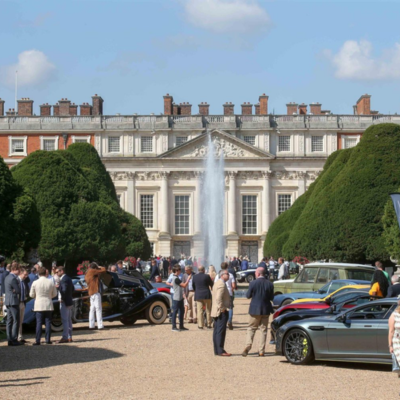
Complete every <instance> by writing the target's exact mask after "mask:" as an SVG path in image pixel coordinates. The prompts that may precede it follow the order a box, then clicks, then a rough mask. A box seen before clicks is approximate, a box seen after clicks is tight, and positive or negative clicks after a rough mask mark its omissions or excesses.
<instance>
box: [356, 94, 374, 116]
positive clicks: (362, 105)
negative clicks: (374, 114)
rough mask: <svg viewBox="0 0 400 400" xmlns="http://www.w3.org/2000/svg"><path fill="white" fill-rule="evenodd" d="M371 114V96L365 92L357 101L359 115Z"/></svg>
mask: <svg viewBox="0 0 400 400" xmlns="http://www.w3.org/2000/svg"><path fill="white" fill-rule="evenodd" d="M370 114H371V96H370V95H369V94H363V95H362V96H361V97H360V98H359V99H358V101H357V115H370Z"/></svg>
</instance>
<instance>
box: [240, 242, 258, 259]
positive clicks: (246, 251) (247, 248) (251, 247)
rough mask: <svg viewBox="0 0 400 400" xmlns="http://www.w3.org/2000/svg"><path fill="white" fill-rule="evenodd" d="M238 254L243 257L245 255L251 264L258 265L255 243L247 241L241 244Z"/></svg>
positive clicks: (256, 244) (256, 245)
mask: <svg viewBox="0 0 400 400" xmlns="http://www.w3.org/2000/svg"><path fill="white" fill-rule="evenodd" d="M240 254H241V255H242V256H243V257H244V256H246V255H247V257H249V260H250V262H252V263H253V264H257V263H258V242H257V241H251V242H250V241H249V242H242V244H241V247H240Z"/></svg>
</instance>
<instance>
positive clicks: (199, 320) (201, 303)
mask: <svg viewBox="0 0 400 400" xmlns="http://www.w3.org/2000/svg"><path fill="white" fill-rule="evenodd" d="M196 303H197V316H198V318H197V323H198V326H199V327H200V328H203V327H204V318H203V307H206V315H207V326H208V327H209V328H210V327H211V323H212V321H211V299H203V300H197V301H196Z"/></svg>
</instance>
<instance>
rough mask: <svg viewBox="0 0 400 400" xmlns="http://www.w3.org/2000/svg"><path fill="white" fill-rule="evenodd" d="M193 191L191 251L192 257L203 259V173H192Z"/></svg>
mask: <svg viewBox="0 0 400 400" xmlns="http://www.w3.org/2000/svg"><path fill="white" fill-rule="evenodd" d="M194 177H195V190H194V192H193V214H194V215H193V222H194V223H193V231H194V234H193V250H192V255H193V256H196V257H201V258H203V257H204V241H203V236H202V233H201V196H200V192H201V185H202V179H203V173H202V172H200V171H195V172H194Z"/></svg>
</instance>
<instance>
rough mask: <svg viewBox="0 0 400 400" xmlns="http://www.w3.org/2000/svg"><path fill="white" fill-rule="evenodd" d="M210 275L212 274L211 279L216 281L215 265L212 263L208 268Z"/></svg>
mask: <svg viewBox="0 0 400 400" xmlns="http://www.w3.org/2000/svg"><path fill="white" fill-rule="evenodd" d="M208 275H210V278H211V280H212V281H213V282H214V279H215V277H216V276H217V272H216V271H215V267H214V265H210V267H209V268H208Z"/></svg>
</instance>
